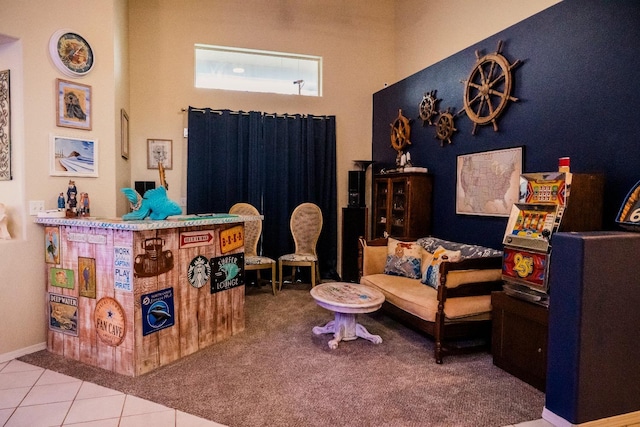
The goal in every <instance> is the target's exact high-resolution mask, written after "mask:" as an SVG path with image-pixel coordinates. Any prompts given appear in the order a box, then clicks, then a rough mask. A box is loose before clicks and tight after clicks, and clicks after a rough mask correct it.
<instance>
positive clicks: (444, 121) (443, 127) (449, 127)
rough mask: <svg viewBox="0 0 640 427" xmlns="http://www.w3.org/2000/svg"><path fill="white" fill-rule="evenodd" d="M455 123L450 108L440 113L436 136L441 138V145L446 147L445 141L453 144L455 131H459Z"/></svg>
mask: <svg viewBox="0 0 640 427" xmlns="http://www.w3.org/2000/svg"><path fill="white" fill-rule="evenodd" d="M457 130H458V129H456V127H455V124H454V123H453V114H451V113H450V112H449V108H447V111H445V112H444V113H440V116H439V117H438V120H437V121H436V138H438V139H439V140H440V146H441V147H444V143H445V141H446V142H447V143H449V144H451V137H452V136H453V132H455V131H457Z"/></svg>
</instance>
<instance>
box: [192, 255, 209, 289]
mask: <svg viewBox="0 0 640 427" xmlns="http://www.w3.org/2000/svg"><path fill="white" fill-rule="evenodd" d="M210 277H211V265H209V260H208V259H207V258H206V257H204V256H202V255H198V256H197V257H195V258H194V259H192V260H191V262H190V263H189V269H188V270H187V279H188V280H189V283H190V284H191V286H193V287H194V288H201V287H203V286H204V284H205V283H207V282H208V281H209V278H210Z"/></svg>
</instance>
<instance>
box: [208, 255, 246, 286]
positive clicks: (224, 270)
mask: <svg viewBox="0 0 640 427" xmlns="http://www.w3.org/2000/svg"><path fill="white" fill-rule="evenodd" d="M210 263H211V271H212V274H211V278H212V280H211V293H212V294H215V293H216V292H220V291H226V290H227V289H231V288H235V287H236V286H242V285H244V252H241V253H238V254H233V255H224V256H221V257H217V258H211V261H210Z"/></svg>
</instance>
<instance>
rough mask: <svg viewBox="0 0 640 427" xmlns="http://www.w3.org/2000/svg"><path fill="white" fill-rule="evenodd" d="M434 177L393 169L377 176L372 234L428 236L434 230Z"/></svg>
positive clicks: (375, 235)
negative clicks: (432, 220) (391, 171)
mask: <svg viewBox="0 0 640 427" xmlns="http://www.w3.org/2000/svg"><path fill="white" fill-rule="evenodd" d="M432 182H433V177H432V175H429V174H426V173H392V174H387V175H376V176H375V179H374V224H373V232H372V235H373V236H372V237H373V238H376V237H384V236H385V233H386V234H387V235H389V236H393V237H415V238H419V237H424V236H428V235H429V234H430V233H431V197H432V189H433V184H432Z"/></svg>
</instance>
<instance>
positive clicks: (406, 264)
mask: <svg viewBox="0 0 640 427" xmlns="http://www.w3.org/2000/svg"><path fill="white" fill-rule="evenodd" d="M421 260H422V247H420V246H418V245H417V244H416V242H401V241H400V240H396V239H393V238H391V237H390V238H389V240H388V241H387V263H386V265H385V266H384V272H385V274H391V275H393V276H404V277H408V278H410V279H419V278H420V261H421Z"/></svg>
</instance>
